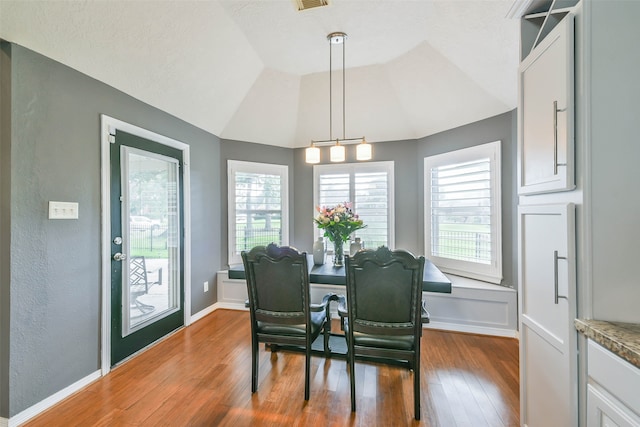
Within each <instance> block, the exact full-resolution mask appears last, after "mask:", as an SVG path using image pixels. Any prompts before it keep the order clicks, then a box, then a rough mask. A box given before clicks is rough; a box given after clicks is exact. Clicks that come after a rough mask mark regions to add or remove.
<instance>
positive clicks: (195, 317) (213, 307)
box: [189, 302, 222, 325]
mask: <svg viewBox="0 0 640 427" xmlns="http://www.w3.org/2000/svg"><path fill="white" fill-rule="evenodd" d="M219 308H222V307H220V303H217V302H216V303H213V304H211V305H210V306H209V307H206V308H204V309H203V310H200V311H199V312H197V313H196V314H194V315H192V316H191V323H189V325H193V324H194V323H195V322H197V321H198V320H200V319H202V318H203V317H205V316H206V315H207V314H211V313H213V312H214V311H216V310H217V309H219Z"/></svg>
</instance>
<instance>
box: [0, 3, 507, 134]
mask: <svg viewBox="0 0 640 427" xmlns="http://www.w3.org/2000/svg"><path fill="white" fill-rule="evenodd" d="M512 3H513V0H330V6H327V7H321V8H315V9H309V10H306V11H302V12H298V11H297V10H296V8H295V6H294V2H293V0H200V1H191V0H171V1H133V0H129V1H118V0H84V1H80V0H57V1H46V0H45V1H33V0H31V1H24V0H18V1H14V0H0V38H3V39H5V40H8V41H11V42H14V43H17V44H20V45H22V46H25V47H27V48H30V49H32V50H34V51H36V52H39V53H42V54H44V55H46V56H48V57H50V58H53V59H55V60H57V61H59V62H62V63H64V64H66V65H68V66H70V67H72V68H75V69H77V70H79V71H81V72H83V73H85V74H88V75H90V76H92V77H94V78H96V79H98V80H101V81H103V82H105V83H107V84H109V85H111V86H113V87H115V88H117V89H120V90H122V91H123V92H126V93H128V94H130V95H132V96H134V97H135V98H137V99H140V100H142V101H144V102H146V103H148V104H151V105H153V106H155V107H158V108H160V109H162V110H164V111H167V112H169V113H171V114H173V115H175V116H176V117H179V118H181V119H183V120H185V121H187V122H189V123H192V124H194V125H196V126H198V127H201V128H203V129H205V130H207V131H209V132H211V133H213V134H215V135H217V136H219V137H221V138H226V139H234V140H242V141H250V142H257V143H262V144H269V145H277V146H283V147H303V146H306V145H308V144H309V141H310V140H311V139H328V138H329V73H328V69H329V44H328V41H327V40H326V35H327V34H329V33H330V32H333V31H344V32H346V33H347V34H348V39H347V42H346V66H347V72H346V82H347V83H346V135H345V136H346V137H359V136H363V135H364V136H366V137H367V139H368V140H370V141H388V140H401V139H413V138H420V137H424V136H428V135H431V134H434V133H437V132H440V131H443V130H447V129H451V128H454V127H457V126H461V125H464V124H467V123H471V122H474V121H477V120H481V119H484V118H487V117H491V116H494V115H496V114H500V113H503V112H506V111H510V110H512V109H514V108H515V107H516V99H517V95H516V94H517V67H518V21H517V20H515V19H509V18H507V17H506V15H507V13H508V11H509V9H510V7H511V5H512ZM333 54H334V63H333V69H334V70H335V71H336V73H338V74H334V76H335V78H334V86H333V87H334V97H333V99H334V105H333V113H334V120H333V122H334V130H333V132H332V136H333V137H334V138H335V137H341V136H342V116H341V113H342V86H341V80H342V79H341V74H340V73H339V71H338V70H341V56H342V52H341V48H340V47H339V46H338V47H334V50H333ZM122 119H123V120H126V117H124V118H122Z"/></svg>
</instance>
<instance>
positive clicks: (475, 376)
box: [25, 310, 519, 427]
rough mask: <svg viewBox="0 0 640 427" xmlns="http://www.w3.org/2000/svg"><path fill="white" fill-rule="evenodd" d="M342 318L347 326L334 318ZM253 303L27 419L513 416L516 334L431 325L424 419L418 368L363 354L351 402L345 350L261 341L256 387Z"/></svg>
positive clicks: (262, 422)
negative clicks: (319, 352)
mask: <svg viewBox="0 0 640 427" xmlns="http://www.w3.org/2000/svg"><path fill="white" fill-rule="evenodd" d="M335 329H336V330H337V329H339V328H335ZM250 347H251V345H250V334H249V313H248V312H244V311H231V310H217V311H215V312H214V313H212V314H210V315H208V316H207V317H205V318H204V319H202V320H200V321H198V322H196V323H195V324H193V325H191V326H190V327H188V328H186V329H184V330H181V331H179V332H178V333H176V334H174V335H173V336H171V337H169V338H168V339H166V340H165V341H163V342H161V343H160V344H158V345H156V346H154V347H152V348H150V349H148V350H147V351H145V352H144V353H142V354H140V355H138V356H136V357H135V358H133V359H132V360H130V361H128V362H126V363H124V364H123V365H121V366H119V367H117V368H116V369H114V370H113V371H112V372H111V373H110V374H108V375H107V376H105V377H103V378H101V379H100V380H98V381H96V382H95V383H93V384H91V385H89V386H88V387H86V388H85V389H83V390H82V391H80V392H79V393H77V394H75V395H74V396H72V397H70V398H69V399H67V400H65V401H64V402H62V403H60V404H58V405H57V406H55V407H54V408H52V409H50V410H48V411H47V412H45V413H43V414H41V415H40V416H39V417H37V418H34V419H32V420H31V421H30V422H29V423H27V424H25V425H27V426H47V427H49V426H233V427H240V426H308V425H318V426H385V427H386V426H404V425H423V426H442V427H456V426H473V427H479V426H488V427H500V426H517V425H519V421H518V420H519V399H518V344H517V341H516V340H515V339H509V338H495V337H487V336H478V335H469V334H459V333H451V332H440V331H433V330H425V331H424V335H423V339H422V359H421V360H422V379H421V385H422V412H421V413H422V420H421V421H420V422H417V421H414V419H413V391H412V390H413V387H412V383H413V381H412V372H411V371H409V370H406V369H404V368H401V367H393V366H385V365H376V364H370V363H358V362H356V380H357V384H356V395H357V401H356V402H357V412H356V413H351V408H350V400H349V375H348V372H347V367H346V362H345V361H344V360H339V359H329V360H325V359H324V358H322V357H313V358H312V362H311V397H310V399H309V401H308V402H305V401H304V356H303V355H301V354H294V353H288V352H278V353H275V354H271V353H270V352H267V351H265V350H264V346H261V348H260V371H259V373H260V379H259V385H258V391H257V392H256V393H255V394H253V395H252V394H251V351H250Z"/></svg>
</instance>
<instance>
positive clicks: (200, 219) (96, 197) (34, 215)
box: [0, 43, 221, 417]
mask: <svg viewBox="0 0 640 427" xmlns="http://www.w3.org/2000/svg"><path fill="white" fill-rule="evenodd" d="M2 50H3V55H9V54H10V57H11V60H10V71H11V76H8V74H7V73H6V72H5V70H4V68H3V73H2V74H1V75H0V77H2V84H3V86H4V85H5V84H6V83H7V81H9V80H10V85H11V100H10V105H11V110H12V111H11V112H10V124H11V136H10V138H8V139H9V140H8V141H7V137H6V131H5V126H4V125H6V123H5V121H4V120H3V122H2V124H3V131H2V133H1V135H2V137H3V139H2V144H1V145H0V146H1V147H2V157H3V160H2V163H1V165H2V169H1V170H0V177H1V178H2V187H1V188H2V192H1V193H0V196H1V197H2V199H1V202H2V209H1V210H0V214H1V215H2V217H0V230H2V231H4V232H6V227H7V224H9V226H10V239H8V238H6V237H7V236H6V233H3V235H2V237H3V238H2V241H1V242H0V246H1V247H0V249H1V250H0V253H2V254H7V253H9V254H10V255H9V256H10V259H9V262H8V265H7V263H6V262H4V261H3V262H2V264H1V266H2V273H1V277H2V279H3V280H2V283H1V284H0V292H2V297H3V302H2V304H3V306H2V317H3V318H4V317H6V313H7V312H6V310H5V306H6V303H5V302H4V297H6V296H7V295H9V296H10V303H9V306H10V309H11V312H10V318H9V321H8V322H7V321H5V320H4V319H2V323H1V324H0V326H1V327H2V330H1V335H2V337H3V341H4V340H5V339H8V341H9V343H8V348H7V347H6V346H5V345H4V343H3V345H2V361H3V363H2V371H1V372H2V373H3V378H2V383H1V384H0V385H2V400H3V402H2V403H3V405H2V406H1V407H0V411H1V412H0V416H2V417H9V416H14V415H16V414H17V413H19V412H20V411H23V410H24V409H26V408H28V407H30V406H32V405H34V404H36V403H38V402H40V401H42V400H43V399H45V398H47V397H49V396H51V395H52V394H54V393H56V392H58V391H60V390H62V389H63V388H65V387H67V386H69V385H70V384H72V383H74V382H76V381H78V380H80V379H82V378H84V377H86V376H87V375H89V374H91V373H93V372H95V371H96V370H98V369H99V368H100V308H101V305H100V286H101V284H100V274H101V273H100V268H101V253H100V248H101V247H100V127H99V124H100V114H101V113H104V114H107V115H109V116H111V117H114V118H117V119H120V120H123V121H126V122H128V123H131V124H134V125H137V126H140V127H142V128H145V129H148V130H151V131H153V132H157V133H160V134H163V135H166V136H168V137H170V138H174V139H177V140H179V141H182V142H184V143H187V144H189V145H190V147H191V185H192V197H191V209H192V218H191V219H192V226H193V230H197V231H194V233H193V240H192V242H191V254H192V284H191V295H192V312H197V311H199V310H200V309H202V308H204V307H207V306H209V305H211V304H212V303H213V302H214V301H215V293H214V292H209V293H208V294H204V293H203V287H202V282H203V281H204V280H210V281H214V280H215V272H216V271H217V270H218V269H219V268H220V263H219V260H220V253H219V251H220V249H219V247H220V246H219V244H218V241H217V239H218V234H219V230H220V213H219V212H220V211H219V204H218V201H219V200H220V197H221V195H220V182H219V170H218V169H219V165H220V142H219V139H218V138H217V137H215V136H214V135H211V134H209V133H207V132H204V131H202V130H200V129H198V128H196V127H194V126H191V125H189V124H187V123H185V122H183V121H180V120H178V119H176V118H175V117H173V116H170V115H168V114H166V113H164V112H161V111H159V110H157V109H155V108H152V107H150V106H148V105H146V104H144V103H142V102H140V101H137V100H135V99H133V98H132V97H130V96H128V95H126V94H124V93H121V92H119V91H117V90H115V89H113V88H111V87H109V86H107V85H105V84H103V83H100V82H98V81H96V80H94V79H91V78H89V77H87V76H85V75H83V74H80V73H78V72H76V71H74V70H73V69H71V68H68V67H66V66H64V65H61V64H59V63H57V62H55V61H52V60H50V59H47V58H45V57H43V56H41V55H39V54H36V53H34V52H32V51H30V50H28V49H25V48H23V47H21V46H17V45H9V44H7V43H3V44H2ZM5 59H6V56H5ZM9 77H10V78H9ZM4 95H5V92H3V100H2V103H0V104H1V105H3V106H4V105H6V104H5V103H6V102H7V101H6V99H5V97H4ZM3 112H4V114H3V118H5V117H6V111H4V110H3ZM8 153H10V156H11V157H10V159H11V160H10V162H11V163H10V173H8V171H7V170H6V158H5V156H6V155H7V154H8ZM7 178H8V179H10V181H7ZM7 184H8V185H10V187H9V188H10V192H11V195H9V194H8V192H7V190H6V188H5V187H6V185H7ZM49 200H59V201H76V202H78V203H79V209H80V211H79V219H78V220H73V221H50V220H48V219H47V202H48V201H49ZM7 206H10V207H7ZM7 213H8V215H9V218H6V215H7ZM8 221H9V222H10V223H8ZM4 256H5V255H2V257H3V258H2V260H4ZM7 268H8V269H9V272H8V273H7V270H6V269H7ZM7 276H8V280H6V278H7ZM187 286H189V284H187ZM7 337H8V338H7ZM7 351H8V354H7ZM9 367H10V370H9V371H8V372H7V368H9ZM7 376H8V385H7V384H6V382H5V381H6V377H7ZM7 402H8V407H7Z"/></svg>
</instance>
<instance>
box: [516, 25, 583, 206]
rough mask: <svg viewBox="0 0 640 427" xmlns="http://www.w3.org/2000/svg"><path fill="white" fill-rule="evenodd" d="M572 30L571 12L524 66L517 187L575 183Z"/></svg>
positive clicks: (529, 189) (528, 190)
mask: <svg viewBox="0 0 640 427" xmlns="http://www.w3.org/2000/svg"><path fill="white" fill-rule="evenodd" d="M573 40H574V34H573V15H572V14H567V15H566V16H565V17H564V19H562V20H561V21H560V22H559V23H558V24H557V25H556V27H555V28H553V30H551V32H549V34H548V35H547V36H546V37H545V38H544V39H543V40H542V42H541V43H540V44H538V45H537V46H536V47H535V48H534V49H533V51H532V52H531V53H530V54H529V55H528V56H527V58H526V59H525V60H524V61H523V62H522V64H521V65H520V102H519V104H520V105H519V108H518V115H519V120H518V132H519V147H518V148H519V149H518V184H519V185H518V192H519V194H521V195H523V194H536V193H546V192H553V191H566V190H572V189H573V188H574V187H575V185H574V163H575V160H574V132H573V128H574V91H573V85H574V77H573V76H574V41H573Z"/></svg>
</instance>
